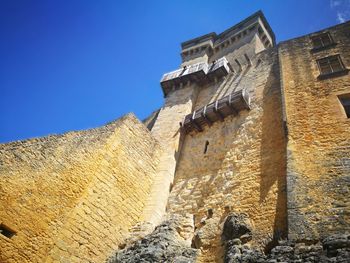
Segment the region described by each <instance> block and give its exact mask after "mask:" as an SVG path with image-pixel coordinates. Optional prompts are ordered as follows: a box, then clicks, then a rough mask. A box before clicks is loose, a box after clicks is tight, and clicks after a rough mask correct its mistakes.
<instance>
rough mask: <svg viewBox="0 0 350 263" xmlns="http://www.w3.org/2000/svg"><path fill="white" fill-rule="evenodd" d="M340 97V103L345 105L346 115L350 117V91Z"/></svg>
mask: <svg viewBox="0 0 350 263" xmlns="http://www.w3.org/2000/svg"><path fill="white" fill-rule="evenodd" d="M338 98H339V100H340V103H341V104H342V105H343V108H344V111H345V114H346V117H347V118H350V93H349V94H344V95H340V96H339V97H338Z"/></svg>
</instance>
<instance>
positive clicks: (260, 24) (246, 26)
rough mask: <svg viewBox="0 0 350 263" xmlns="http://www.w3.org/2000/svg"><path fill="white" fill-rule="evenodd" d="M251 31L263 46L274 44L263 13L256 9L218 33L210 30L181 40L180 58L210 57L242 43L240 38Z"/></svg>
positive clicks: (272, 34)
mask: <svg viewBox="0 0 350 263" xmlns="http://www.w3.org/2000/svg"><path fill="white" fill-rule="evenodd" d="M252 33H253V34H257V36H258V37H259V38H260V40H261V41H262V43H263V45H264V47H265V48H267V47H272V46H275V44H276V40H275V34H274V33H273V31H272V29H271V27H270V25H269V24H268V22H267V20H266V18H265V16H264V14H263V13H262V12H261V11H258V12H256V13H255V14H253V15H251V16H249V17H248V18H246V19H245V20H243V21H242V22H240V23H238V24H236V25H234V26H232V27H230V28H229V29H227V30H225V31H224V32H222V33H220V34H216V33H215V32H212V33H209V34H206V35H204V36H200V37H196V38H194V39H191V40H188V41H185V42H183V43H182V44H181V47H182V51H181V57H182V60H183V62H185V61H188V60H192V59H193V58H194V57H198V56H204V55H206V56H208V57H210V56H211V55H213V54H215V53H217V52H219V51H220V50H222V49H225V48H228V47H229V46H232V45H236V46H240V45H243V44H244V41H242V39H243V38H244V37H245V36H247V35H248V34H252Z"/></svg>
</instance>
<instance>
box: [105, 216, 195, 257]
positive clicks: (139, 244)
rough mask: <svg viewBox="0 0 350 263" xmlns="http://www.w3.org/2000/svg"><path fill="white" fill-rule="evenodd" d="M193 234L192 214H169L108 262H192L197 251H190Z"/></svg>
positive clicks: (191, 249)
mask: <svg viewBox="0 0 350 263" xmlns="http://www.w3.org/2000/svg"><path fill="white" fill-rule="evenodd" d="M193 232H194V225H193V217H192V215H188V216H184V217H183V216H178V215H172V216H171V217H170V218H168V219H167V220H166V221H164V222H163V223H162V224H160V225H159V226H157V227H156V228H155V230H154V231H153V232H152V233H151V234H149V235H147V236H146V237H144V238H143V239H140V240H138V241H136V242H135V243H134V244H132V245H130V246H126V247H125V248H124V249H122V250H119V251H118V252H117V253H116V254H115V255H113V256H112V257H111V258H110V259H109V260H108V263H121V262H178V263H181V262H183V263H185V262H186V263H191V262H195V260H196V256H197V250H196V249H193V248H191V241H192V238H193Z"/></svg>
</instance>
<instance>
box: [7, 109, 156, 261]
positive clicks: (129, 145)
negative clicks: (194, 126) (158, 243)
mask: <svg viewBox="0 0 350 263" xmlns="http://www.w3.org/2000/svg"><path fill="white" fill-rule="evenodd" d="M159 155H160V153H159V144H158V142H156V141H155V140H154V139H153V138H152V136H151V135H150V133H149V131H148V130H147V129H146V128H145V127H144V125H143V124H141V123H140V122H139V121H138V120H137V119H136V118H135V117H134V116H133V115H127V116H125V117H123V118H121V119H120V120H118V121H116V122H113V123H110V124H108V125H106V126H104V127H101V128H97V129H91V130H87V131H79V132H70V133H67V134H64V135H54V136H49V137H44V138H37V139H30V140H26V141H22V142H14V143H8V144H3V145H0V164H1V165H0V177H1V181H0V203H1V204H0V206H1V207H2V209H1V210H0V223H2V224H4V225H6V226H7V227H10V228H11V229H13V230H14V231H16V235H15V236H13V237H12V238H7V237H5V236H3V235H0V261H1V262H103V261H104V260H105V259H106V258H107V257H108V255H110V254H111V253H112V251H115V250H116V249H117V247H118V244H120V243H122V242H123V241H124V238H125V237H126V235H127V233H128V230H129V228H130V227H131V226H133V225H135V224H136V223H137V222H138V221H140V218H141V215H142V211H143V208H144V206H145V202H146V201H145V200H146V199H147V196H148V195H149V193H150V188H151V185H152V183H153V180H154V176H155V170H156V166H157V164H158V156H159Z"/></svg>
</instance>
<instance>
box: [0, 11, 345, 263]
mask: <svg viewBox="0 0 350 263" xmlns="http://www.w3.org/2000/svg"><path fill="white" fill-rule="evenodd" d="M181 47H182V51H181V57H182V64H181V65H180V67H179V69H177V70H174V71H172V72H169V73H166V74H164V75H163V77H162V78H161V82H160V84H161V87H162V91H163V94H164V97H165V102H164V106H163V107H162V108H161V109H159V110H158V111H156V112H154V113H153V114H151V116H149V118H147V119H146V120H144V122H143V123H142V122H140V121H139V120H138V119H137V118H136V117H135V116H134V115H132V114H128V115H125V116H124V117H122V118H120V119H118V120H116V121H114V122H111V123H109V124H107V125H105V126H103V127H100V128H95V129H91V130H86V131H78V132H69V133H66V134H63V135H52V136H48V137H43V138H34V139H29V140H25V141H17V142H12V143H7V144H1V145H0V203H1V207H2V208H1V210H0V262H4V263H5V262H6V263H10V262H11V263H12V262H21V263H22V262H85V263H87V262H110V263H114V262H183V263H184V262H350V200H349V197H350V78H349V68H350V22H346V23H343V24H339V25H336V26H334V27H331V28H327V29H325V30H322V31H319V32H315V33H312V34H309V35H306V36H302V37H299V38H295V39H292V40H288V41H284V42H282V43H279V44H276V42H275V36H274V33H273V31H272V29H271V28H270V26H269V24H268V22H267V20H266V18H265V17H264V15H263V13H262V12H261V11H259V12H257V13H255V14H253V15H252V16H250V17H248V18H247V19H245V20H244V21H242V22H240V23H238V24H237V25H235V26H233V27H231V28H229V29H227V30H226V31H224V32H223V33H220V34H216V33H209V34H207V35H204V36H201V37H198V38H195V39H192V40H189V41H186V42H184V43H182V45H181Z"/></svg>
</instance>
